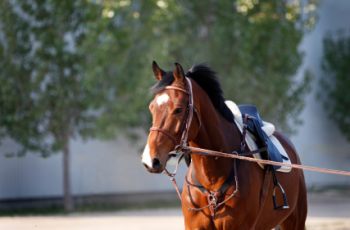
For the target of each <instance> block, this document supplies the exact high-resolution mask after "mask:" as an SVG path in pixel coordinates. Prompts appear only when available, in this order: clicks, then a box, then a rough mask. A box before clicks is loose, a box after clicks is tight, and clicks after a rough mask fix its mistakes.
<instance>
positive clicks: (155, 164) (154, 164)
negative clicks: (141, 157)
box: [152, 158, 160, 169]
mask: <svg viewBox="0 0 350 230" xmlns="http://www.w3.org/2000/svg"><path fill="white" fill-rule="evenodd" d="M152 168H154V169H159V168H160V161H159V160H158V158H154V159H153V160H152Z"/></svg>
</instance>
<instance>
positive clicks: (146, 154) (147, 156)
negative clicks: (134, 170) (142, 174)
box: [142, 144, 152, 168]
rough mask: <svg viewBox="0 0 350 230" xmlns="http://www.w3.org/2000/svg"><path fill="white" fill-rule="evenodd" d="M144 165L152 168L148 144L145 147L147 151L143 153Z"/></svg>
mask: <svg viewBox="0 0 350 230" xmlns="http://www.w3.org/2000/svg"><path fill="white" fill-rule="evenodd" d="M142 163H144V164H145V165H147V166H148V167H150V168H152V159H151V153H150V150H149V146H148V144H147V145H146V146H145V149H144V150H143V153H142Z"/></svg>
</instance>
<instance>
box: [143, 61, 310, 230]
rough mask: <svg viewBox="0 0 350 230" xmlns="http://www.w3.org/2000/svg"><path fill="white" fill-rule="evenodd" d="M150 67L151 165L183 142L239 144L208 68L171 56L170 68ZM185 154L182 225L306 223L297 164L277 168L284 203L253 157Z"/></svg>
mask: <svg viewBox="0 0 350 230" xmlns="http://www.w3.org/2000/svg"><path fill="white" fill-rule="evenodd" d="M152 69H153V73H154V76H155V78H156V80H157V82H156V84H155V85H154V86H153V87H152V89H151V90H152V92H153V95H154V98H153V100H152V101H151V102H150V104H149V110H150V113H151V115H152V127H151V128H150V132H149V135H148V139H147V144H146V146H145V149H144V151H143V153H142V163H143V164H144V166H145V167H146V169H147V170H148V171H149V172H151V173H162V172H164V171H166V164H167V161H168V160H169V159H170V158H171V157H172V154H171V153H172V152H173V150H174V149H176V148H177V147H178V146H179V145H183V144H186V143H187V144H188V145H189V146H192V147H198V148H203V149H209V150H215V151H220V152H226V153H231V152H233V151H239V149H240V148H241V139H242V134H241V132H240V131H239V130H238V127H237V125H236V124H235V122H234V117H233V115H232V112H231V111H230V110H229V109H228V107H227V105H226V104H225V99H224V96H223V90H222V88H221V86H220V83H219V81H218V78H217V76H216V73H215V72H214V71H213V70H212V69H211V68H209V67H208V66H206V65H195V66H193V67H192V68H191V69H190V70H189V71H188V72H187V73H185V72H184V70H183V68H182V66H181V65H180V64H178V63H175V68H174V70H173V71H164V70H163V69H161V68H160V67H159V66H158V64H157V63H156V62H155V61H153V63H152ZM189 117H190V118H189ZM273 135H274V136H275V137H276V138H277V139H278V140H279V141H280V143H281V144H282V146H283V147H284V148H285V150H286V152H287V154H288V156H289V158H290V160H291V162H292V163H296V164H300V163H301V162H300V159H299V156H298V154H297V151H296V149H295V147H294V146H293V144H292V143H291V141H290V140H289V139H287V137H286V136H285V135H284V134H282V133H281V132H278V131H275V132H274V133H273ZM185 142H186V143H185ZM246 148H247V147H246ZM246 151H247V152H248V149H246ZM169 153H170V154H169ZM189 155H190V157H191V158H190V160H188V161H187V162H188V163H189V164H188V170H187V172H186V176H185V181H184V185H183V189H182V193H181V197H180V198H181V204H182V212H183V216H184V225H185V229H262V230H265V229H273V228H275V227H276V226H279V227H280V228H281V229H283V230H292V229H305V221H306V216H307V193H306V186H305V179H304V174H303V171H302V170H292V171H291V172H289V173H280V172H276V177H277V178H278V181H279V182H280V184H281V185H283V188H284V191H285V194H287V196H288V203H289V208H287V209H276V208H275V207H274V205H273V194H274V185H273V183H272V182H271V178H272V175H271V172H270V171H271V170H267V168H268V167H266V168H265V170H264V169H262V168H261V167H260V166H259V165H258V164H257V163H254V162H248V161H239V160H235V159H229V158H224V157H215V156H208V155H200V154H191V153H189ZM187 159H189V158H187ZM238 179H239V180H238ZM280 198H281V197H280ZM279 200H282V199H279ZM218 204H220V205H218Z"/></svg>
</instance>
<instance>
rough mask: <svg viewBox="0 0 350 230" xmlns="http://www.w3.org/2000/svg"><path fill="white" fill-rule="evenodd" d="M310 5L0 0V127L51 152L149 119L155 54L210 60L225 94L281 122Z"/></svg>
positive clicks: (300, 88) (302, 87) (292, 105)
mask: <svg viewBox="0 0 350 230" xmlns="http://www.w3.org/2000/svg"><path fill="white" fill-rule="evenodd" d="M303 2H304V1H303ZM315 4H316V3H315V0H309V1H307V2H304V3H303V5H301V3H300V2H299V1H292V2H289V1H279V0H271V1H266V0H265V1H256V0H237V1H209V0H204V1H174V0H169V1H165V0H150V1H141V0H134V1H131V0H119V1H112V0H107V1H93V0H77V1H69V0H62V1H61V0H46V1H44V0H31V1H29V0H28V1H10V0H4V1H1V3H0V44H1V45H0V55H1V56H0V67H1V72H0V82H1V84H0V108H1V111H0V127H1V128H0V134H2V135H3V136H4V135H9V136H10V137H12V138H13V139H15V140H17V141H18V142H19V143H21V144H22V145H23V146H24V149H23V152H24V151H25V150H34V151H40V152H42V153H43V154H44V155H47V154H49V153H51V152H55V151H58V150H61V149H62V148H63V145H64V144H63V143H64V142H66V141H67V139H68V138H73V137H75V136H77V135H80V136H83V137H94V136H95V135H96V134H98V135H99V136H102V137H111V136H114V135H115V133H116V132H120V131H121V130H130V128H131V129H133V128H135V127H140V126H143V127H149V121H150V119H149V113H148V110H147V104H148V102H149V100H150V98H151V95H149V92H148V89H149V87H150V86H151V85H152V84H154V81H155V80H154V78H153V76H152V71H151V62H152V60H157V61H158V62H159V63H160V65H161V66H163V67H164V68H166V66H168V67H172V66H173V64H172V63H173V62H175V61H176V62H180V63H182V64H183V66H184V67H188V68H190V67H191V65H192V64H195V63H201V62H206V63H208V64H209V65H210V66H211V67H213V68H214V69H216V70H217V71H218V73H219V76H220V78H221V79H220V80H221V82H222V85H223V87H224V90H225V95H226V98H229V99H232V100H234V101H236V102H237V103H254V104H257V105H258V106H259V108H260V110H261V112H262V114H263V116H264V118H265V119H267V120H271V121H273V122H276V123H278V124H279V125H280V127H281V128H283V129H284V130H287V131H288V130H290V128H291V127H290V126H289V125H288V124H287V120H288V119H289V118H292V119H296V120H297V117H298V113H299V111H300V110H301V108H302V106H303V103H302V97H303V95H304V93H305V91H306V89H307V86H308V82H309V80H308V79H309V78H307V77H306V78H304V79H302V80H300V81H295V79H293V78H292V76H293V75H294V73H295V72H296V70H297V68H298V66H299V65H300V63H301V61H302V54H301V53H300V52H299V51H298V49H297V47H298V45H299V43H300V41H301V38H302V35H303V32H304V31H305V30H307V29H309V28H310V26H312V23H313V22H314V21H315V15H314V10H315ZM302 13H303V17H302V16H301V15H302Z"/></svg>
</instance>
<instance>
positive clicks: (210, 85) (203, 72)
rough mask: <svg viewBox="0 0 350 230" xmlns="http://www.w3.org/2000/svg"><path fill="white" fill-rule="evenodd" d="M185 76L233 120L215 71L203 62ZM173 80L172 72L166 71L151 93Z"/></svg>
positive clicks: (161, 88) (223, 113)
mask: <svg viewBox="0 0 350 230" xmlns="http://www.w3.org/2000/svg"><path fill="white" fill-rule="evenodd" d="M186 77H188V78H191V79H193V80H194V81H195V82H196V83H197V84H198V85H199V86H200V87H201V88H202V89H203V90H204V91H205V92H206V93H207V94H208V96H209V98H210V100H211V102H212V103H213V105H214V107H215V108H216V110H217V111H218V112H219V113H220V114H221V115H222V116H223V117H224V118H225V119H226V120H228V121H230V122H234V117H233V115H232V112H231V111H230V109H229V108H228V107H227V106H226V104H225V99H224V97H223V92H222V89H221V85H220V83H219V81H218V79H217V76H216V73H215V72H214V71H213V70H212V69H211V68H210V67H208V66H206V65H204V64H200V65H194V66H192V68H191V69H189V70H188V72H187V73H186ZM173 81H174V76H173V73H172V72H166V73H165V74H164V75H163V78H162V80H160V81H158V82H157V83H156V84H155V85H154V86H153V87H152V88H151V90H152V92H153V93H158V92H160V91H162V90H163V89H164V88H165V87H166V86H168V85H171V84H172V83H173Z"/></svg>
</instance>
